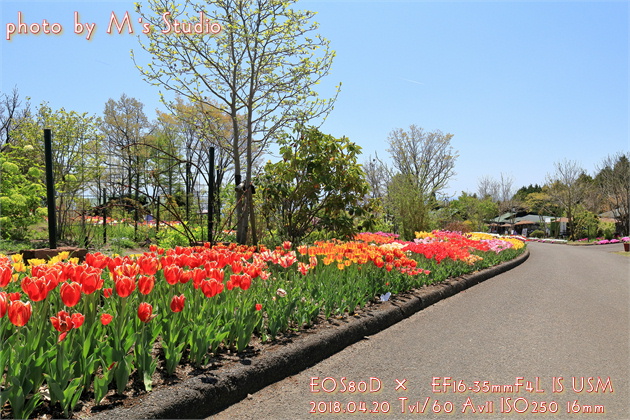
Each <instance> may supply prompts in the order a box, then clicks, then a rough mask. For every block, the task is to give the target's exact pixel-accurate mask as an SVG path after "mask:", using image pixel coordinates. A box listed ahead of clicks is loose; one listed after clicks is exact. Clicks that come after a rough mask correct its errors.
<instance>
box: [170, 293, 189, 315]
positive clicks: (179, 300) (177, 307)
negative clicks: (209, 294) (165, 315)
mask: <svg viewBox="0 0 630 420" xmlns="http://www.w3.org/2000/svg"><path fill="white" fill-rule="evenodd" d="M185 301H186V296H184V295H183V294H182V295H180V296H173V299H171V311H173V312H181V311H182V310H183V309H184V302H185Z"/></svg>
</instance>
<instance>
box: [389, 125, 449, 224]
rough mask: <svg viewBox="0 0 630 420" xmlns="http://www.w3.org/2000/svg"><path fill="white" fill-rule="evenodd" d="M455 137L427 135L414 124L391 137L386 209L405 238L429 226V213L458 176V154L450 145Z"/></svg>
mask: <svg viewBox="0 0 630 420" xmlns="http://www.w3.org/2000/svg"><path fill="white" fill-rule="evenodd" d="M452 137H453V135H452V134H443V133H442V132H441V131H439V130H437V131H433V132H428V133H427V132H425V131H424V130H423V129H422V128H419V127H417V126H415V125H411V126H410V127H409V130H407V131H405V130H403V129H400V128H399V129H395V130H393V131H392V132H391V133H390V134H389V137H388V139H387V141H388V143H389V146H390V147H389V149H387V151H388V152H389V153H390V155H391V158H392V161H393V164H394V170H393V171H391V172H392V173H391V174H388V184H387V200H386V201H387V203H386V207H387V210H388V212H390V214H392V215H393V218H394V228H395V229H396V228H397V227H398V228H400V229H401V230H402V231H403V233H404V235H406V236H410V235H412V234H413V231H414V230H424V229H427V228H428V227H429V222H430V220H429V211H430V210H431V209H432V208H434V207H435V206H436V203H437V195H438V194H439V193H440V192H441V191H442V190H443V188H445V187H446V185H447V183H448V181H449V179H450V178H451V177H452V176H453V175H454V174H455V172H454V167H455V160H456V159H457V152H456V151H455V150H453V147H452V146H451V139H452ZM383 172H388V171H383ZM410 215H412V216H413V217H412V219H410V218H409V217H410Z"/></svg>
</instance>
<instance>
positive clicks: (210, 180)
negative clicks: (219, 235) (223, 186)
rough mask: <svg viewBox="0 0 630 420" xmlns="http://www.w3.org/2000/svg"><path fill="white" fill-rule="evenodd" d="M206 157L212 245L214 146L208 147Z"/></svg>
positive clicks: (209, 228) (209, 230)
mask: <svg viewBox="0 0 630 420" xmlns="http://www.w3.org/2000/svg"><path fill="white" fill-rule="evenodd" d="M209 152H210V156H209V159H208V165H209V166H210V167H209V168H208V242H210V245H212V229H213V228H214V226H213V217H212V216H213V213H214V147H210V150H209Z"/></svg>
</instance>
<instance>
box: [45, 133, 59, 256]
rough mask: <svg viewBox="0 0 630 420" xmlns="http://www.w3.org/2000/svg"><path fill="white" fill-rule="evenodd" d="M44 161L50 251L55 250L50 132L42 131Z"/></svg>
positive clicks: (55, 232)
mask: <svg viewBox="0 0 630 420" xmlns="http://www.w3.org/2000/svg"><path fill="white" fill-rule="evenodd" d="M44 159H45V161H46V201H47V204H48V242H49V247H50V249H56V248H57V215H56V214H55V180H54V176H53V162H52V132H51V130H50V128H45V129H44Z"/></svg>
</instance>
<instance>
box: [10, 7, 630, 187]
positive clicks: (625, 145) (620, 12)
mask: <svg viewBox="0 0 630 420" xmlns="http://www.w3.org/2000/svg"><path fill="white" fill-rule="evenodd" d="M298 7H299V8H303V9H309V10H313V11H317V12H318V15H317V16H316V21H317V22H319V23H320V25H321V26H320V30H319V32H320V33H321V34H322V35H323V36H325V37H326V38H328V39H330V41H331V44H332V47H333V48H334V49H335V50H336V52H337V57H336V59H335V62H334V64H333V69H332V72H331V75H330V76H329V77H328V79H327V80H326V82H325V83H324V84H323V86H322V90H321V92H322V93H323V94H324V95H325V94H326V93H327V92H330V91H332V87H333V86H334V85H336V84H338V83H339V82H341V83H342V89H341V94H340V96H339V98H338V101H337V103H336V106H335V109H334V111H333V112H332V114H331V115H330V117H329V118H328V120H327V121H326V122H325V123H324V125H323V126H322V130H323V131H324V132H326V133H329V134H332V135H334V136H337V137H340V136H344V135H345V136H347V137H349V138H350V139H351V140H352V141H354V142H355V143H357V144H359V145H360V146H362V147H363V153H364V157H365V159H367V156H368V155H370V154H371V155H374V154H375V153H378V155H379V156H380V157H382V158H387V152H386V149H387V143H386V140H387V136H388V133H389V132H390V131H392V130H393V129H395V128H407V127H408V126H409V125H411V124H415V125H417V126H420V127H423V128H424V129H425V130H427V131H432V130H441V131H443V132H444V133H452V134H453V135H454V137H453V140H452V144H453V146H454V148H455V149H456V150H458V152H459V158H458V159H457V162H456V165H455V171H456V173H457V174H456V176H455V178H454V179H453V180H451V182H450V184H449V188H448V192H449V193H450V194H452V195H458V194H459V193H460V192H461V191H469V192H475V191H476V190H477V181H478V179H479V178H480V177H482V176H485V175H489V176H492V177H494V178H499V176H500V174H501V173H504V174H507V175H509V176H511V177H512V178H513V179H514V186H515V187H516V188H518V187H520V186H523V185H528V184H530V183H531V184H535V183H539V184H542V183H544V181H545V175H546V174H547V173H550V172H552V171H553V164H554V162H557V161H560V160H562V159H564V158H567V159H571V160H576V161H578V162H579V163H581V165H582V166H583V167H584V168H585V169H586V170H587V172H589V173H591V174H592V173H593V172H594V171H595V167H596V165H597V164H598V163H599V162H600V161H601V160H602V159H603V158H604V157H606V156H607V155H609V154H613V153H615V152H619V151H627V150H628V149H630V147H629V140H628V139H629V137H628V119H629V109H628V98H629V89H628V62H629V56H628V43H629V31H628V17H629V13H630V12H629V6H628V2H626V1H614V2H583V1H556V2H550V1H539V2H529V1H522V2H511V1H501V2H499V1H485V2H442V1H367V0H363V1H360V0H357V1H343V0H342V1H322V0H319V1H318V0H302V1H300V2H298ZM133 10H134V7H133V2H132V1H110V2H100V1H99V2H90V1H86V2H59V1H22V2H11V1H3V2H2V10H1V16H0V20H1V26H0V28H2V31H3V36H2V41H1V42H0V47H1V57H2V66H1V73H0V79H1V84H0V91H1V92H3V93H5V92H9V91H10V90H11V89H13V87H14V86H17V87H18V89H19V92H20V95H21V96H22V98H25V97H30V98H31V105H32V107H33V108H35V107H36V106H37V105H38V104H39V103H40V102H42V101H48V102H49V104H50V105H51V106H52V107H53V108H55V109H58V108H61V107H64V108H66V110H74V111H77V112H87V113H89V114H96V115H101V114H102V112H103V109H104V106H105V102H106V101H107V100H108V99H109V98H113V99H118V98H119V97H120V96H121V94H123V93H126V94H127V95H128V96H132V97H135V98H137V99H139V100H140V101H142V102H143V103H144V104H145V110H146V112H147V114H148V115H149V117H150V118H153V117H154V116H155V114H154V109H156V108H162V106H161V105H160V103H159V96H158V90H159V89H158V88H156V87H153V86H150V85H148V84H147V83H146V82H144V81H143V80H142V79H141V78H140V75H139V73H138V71H137V70H136V69H135V67H134V64H133V62H132V61H131V58H130V53H129V51H130V50H131V49H134V51H136V52H140V51H141V49H140V47H139V45H138V41H137V40H136V38H135V37H134V36H133V35H129V34H126V33H123V34H118V33H113V34H111V35H110V34H107V33H106V27H107V25H108V22H109V18H110V15H111V13H112V12H115V13H116V14H117V15H118V16H122V15H124V13H125V11H129V12H130V13H132V12H133ZM18 11H21V12H22V16H23V21H24V22H25V23H27V24H29V25H30V24H32V23H39V24H41V23H42V20H43V19H46V20H47V21H48V22H49V23H50V24H52V23H59V24H61V25H62V26H63V32H62V33H61V34H58V35H54V34H50V35H42V34H40V35H33V34H28V35H24V34H21V35H13V37H12V40H11V41H7V40H6V25H7V24H8V23H17V19H18V16H17V13H18ZM75 11H76V12H79V18H80V22H83V23H85V22H89V23H96V25H97V26H96V28H95V30H94V33H93V35H92V39H91V40H90V41H88V40H86V39H85V36H86V33H85V32H84V33H83V34H81V35H77V34H75V33H74V12H75ZM135 28H136V32H139V31H140V29H141V28H140V25H136V26H135Z"/></svg>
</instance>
